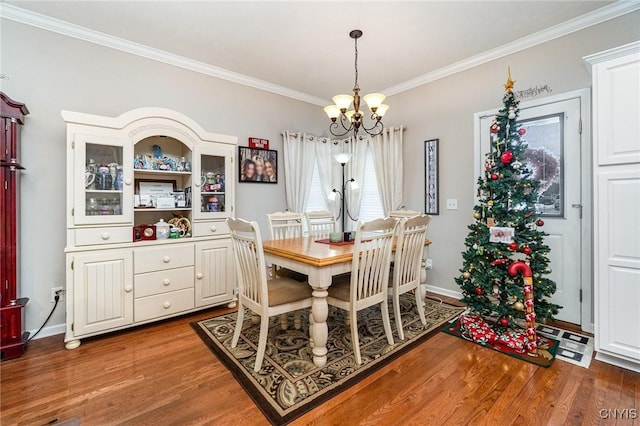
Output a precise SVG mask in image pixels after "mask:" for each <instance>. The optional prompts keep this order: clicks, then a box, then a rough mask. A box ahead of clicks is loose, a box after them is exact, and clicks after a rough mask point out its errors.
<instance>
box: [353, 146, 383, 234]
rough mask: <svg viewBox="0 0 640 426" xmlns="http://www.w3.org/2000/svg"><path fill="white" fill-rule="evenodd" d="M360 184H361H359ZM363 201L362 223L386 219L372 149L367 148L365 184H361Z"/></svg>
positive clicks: (361, 206)
mask: <svg viewBox="0 0 640 426" xmlns="http://www.w3.org/2000/svg"><path fill="white" fill-rule="evenodd" d="M359 183H360V182H359ZM360 188H361V190H362V200H361V201H360V217H359V218H358V219H359V220H360V222H367V221H370V220H373V219H378V218H381V217H384V208H383V207H382V199H381V198H380V190H379V189H378V179H377V176H376V168H375V166H374V161H373V152H372V150H371V147H369V148H367V158H366V160H365V166H364V182H362V183H361V185H360Z"/></svg>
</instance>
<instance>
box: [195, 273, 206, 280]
mask: <svg viewBox="0 0 640 426" xmlns="http://www.w3.org/2000/svg"><path fill="white" fill-rule="evenodd" d="M202 277H204V275H202V272H198V273H197V274H196V278H197V279H199V280H201V279H202Z"/></svg>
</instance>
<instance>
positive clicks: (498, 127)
mask: <svg viewBox="0 0 640 426" xmlns="http://www.w3.org/2000/svg"><path fill="white" fill-rule="evenodd" d="M498 130H500V126H498V123H493V124H492V125H491V133H493V134H494V135H495V134H496V133H498Z"/></svg>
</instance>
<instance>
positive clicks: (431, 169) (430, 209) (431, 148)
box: [424, 139, 440, 215]
mask: <svg viewBox="0 0 640 426" xmlns="http://www.w3.org/2000/svg"><path fill="white" fill-rule="evenodd" d="M438 141H439V139H430V140H428V141H425V142H424V167H425V168H424V191H425V194H424V212H425V213H426V214H431V215H436V214H439V208H440V203H439V201H438V200H439V195H440V194H439V190H438V188H439V185H438V184H439V181H438Z"/></svg>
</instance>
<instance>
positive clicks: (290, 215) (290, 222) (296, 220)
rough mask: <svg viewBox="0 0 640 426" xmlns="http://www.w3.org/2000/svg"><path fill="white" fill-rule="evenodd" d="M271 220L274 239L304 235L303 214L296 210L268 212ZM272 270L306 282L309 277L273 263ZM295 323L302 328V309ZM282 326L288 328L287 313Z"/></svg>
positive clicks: (281, 320)
mask: <svg viewBox="0 0 640 426" xmlns="http://www.w3.org/2000/svg"><path fill="white" fill-rule="evenodd" d="M267 219H268V220H269V231H270V232H271V239H272V240H283V239H286V238H298V237H302V214H301V213H294V212H276V213H269V214H267ZM271 270H272V271H273V274H274V275H275V276H279V277H286V278H291V279H294V280H296V281H300V282H305V281H307V280H308V277H307V276H306V275H304V274H301V273H299V272H296V271H293V270H291V269H287V268H283V267H281V266H278V265H271ZM293 325H294V327H295V328H296V329H300V327H301V325H302V324H301V322H300V311H296V312H295V313H294V319H293ZM280 326H281V328H282V329H283V330H286V329H287V326H288V321H287V314H282V315H281V316H280Z"/></svg>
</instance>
